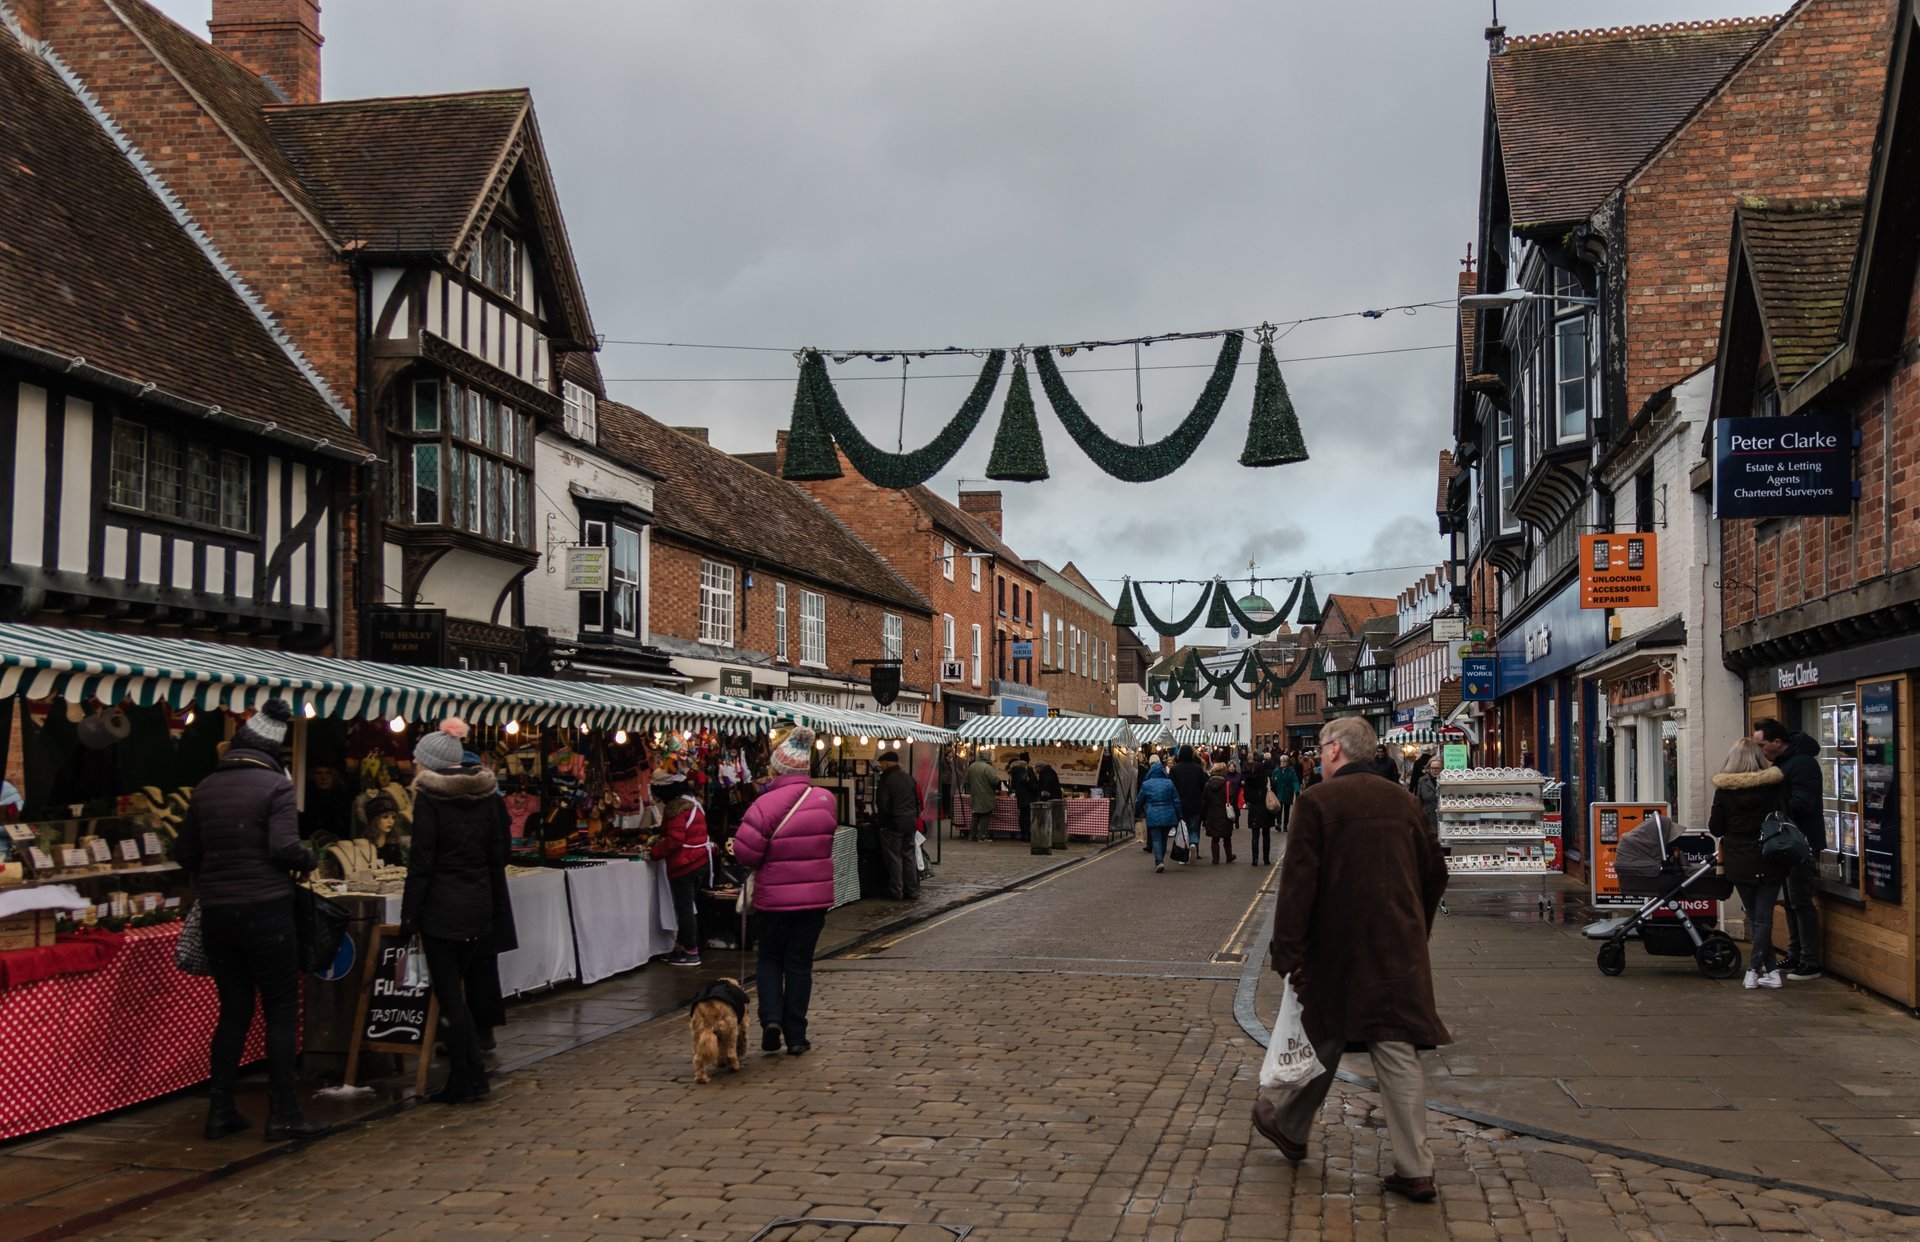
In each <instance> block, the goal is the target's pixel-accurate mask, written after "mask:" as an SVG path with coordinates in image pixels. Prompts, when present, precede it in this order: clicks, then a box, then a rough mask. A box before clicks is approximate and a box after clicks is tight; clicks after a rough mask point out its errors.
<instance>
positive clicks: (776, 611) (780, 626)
mask: <svg viewBox="0 0 1920 1242" xmlns="http://www.w3.org/2000/svg"><path fill="white" fill-rule="evenodd" d="M791 650H792V648H790V647H789V646H788V645H787V584H786V583H784V582H776V583H774V584H773V658H774V659H775V660H776V661H777V662H779V663H781V664H787V663H790V662H791V657H790V654H789V653H790V652H791Z"/></svg>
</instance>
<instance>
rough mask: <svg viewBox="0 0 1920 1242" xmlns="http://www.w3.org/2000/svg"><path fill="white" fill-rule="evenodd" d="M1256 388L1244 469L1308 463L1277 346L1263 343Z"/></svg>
mask: <svg viewBox="0 0 1920 1242" xmlns="http://www.w3.org/2000/svg"><path fill="white" fill-rule="evenodd" d="M1257 376H1258V378H1257V379H1256V380H1255V381H1254V385H1253V420H1252V421H1251V422H1249V423H1248V424H1247V447H1246V448H1245V449H1244V450H1243V451H1242V452H1241V454H1240V464H1241V465H1243V466H1285V465H1289V464H1291V463H1293V462H1296V461H1305V460H1306V459H1307V443H1306V440H1305V439H1303V438H1302V437H1301V435H1300V418H1299V416H1298V415H1296V414H1295V413H1294V412H1293V398H1291V397H1289V396H1288V395H1287V381H1286V380H1284V379H1282V378H1281V376H1280V364H1279V363H1278V362H1277V361H1275V360H1274V356H1273V342H1272V341H1262V342H1261V343H1260V366H1259V369H1258V372H1257Z"/></svg>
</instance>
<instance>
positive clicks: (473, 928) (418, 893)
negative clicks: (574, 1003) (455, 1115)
mask: <svg viewBox="0 0 1920 1242" xmlns="http://www.w3.org/2000/svg"><path fill="white" fill-rule="evenodd" d="M413 760H414V763H415V765H416V766H417V767H418V769H419V771H418V772H417V773H416V774H415V775H414V778H413V791H414V795H415V797H414V804H413V852H412V854H411V855H410V856H409V858H408V863H407V888H406V895H405V897H404V898H403V899H402V902H401V913H400V924H401V935H402V936H403V937H411V936H412V935H415V934H417V935H419V937H420V944H421V947H422V948H423V949H425V951H426V955H427V969H428V971H429V972H430V973H431V975H432V977H433V995H434V999H435V1000H437V1001H439V1002H440V1013H441V1016H442V1017H444V1018H445V1019H446V1021H447V1028H446V1039H447V1059H448V1060H449V1061H450V1062H451V1063H452V1070H451V1072H450V1073H449V1074H448V1075H447V1083H446V1086H445V1087H444V1088H442V1089H441V1090H440V1091H438V1092H436V1093H435V1094H434V1096H433V1097H432V1098H434V1099H436V1100H439V1101H440V1102H442V1103H447V1104H465V1103H468V1102H470V1101H473V1100H477V1099H479V1098H481V1097H482V1096H484V1095H486V1094H487V1091H488V1086H487V1071H486V1067H485V1066H484V1065H483V1064H482V1063H481V1059H480V1036H479V1032H478V1030H477V1029H476V1027H475V1024H474V1018H473V1012H472V1010H471V1009H470V1008H469V1007H468V1004H467V997H466V988H465V985H464V983H463V979H464V978H465V977H466V976H468V975H469V974H470V973H471V972H472V971H473V970H474V968H475V965H476V963H477V961H478V960H479V959H480V958H482V957H484V956H486V955H487V954H492V953H502V952H505V951H507V950H509V949H512V948H513V947H515V940H514V935H513V911H512V909H511V908H510V907H509V906H508V904H507V885H506V870H507V842H508V840H509V836H510V833H511V828H510V826H509V821H508V818H507V808H506V804H505V803H504V802H502V801H501V799H500V796H499V786H498V784H497V783H496V782H495V780H494V776H493V773H492V772H491V771H489V770H487V769H486V768H484V767H481V766H479V765H477V764H474V765H468V764H466V763H465V762H464V759H463V755H462V748H461V744H460V739H459V738H458V737H456V736H454V735H453V734H451V733H447V732H440V731H436V732H433V733H429V734H427V735H426V736H425V737H423V738H421V739H420V741H419V743H418V744H417V745H415V746H414V748H413Z"/></svg>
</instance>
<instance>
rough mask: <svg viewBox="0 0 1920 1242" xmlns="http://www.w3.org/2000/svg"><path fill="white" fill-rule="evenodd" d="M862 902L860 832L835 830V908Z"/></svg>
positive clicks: (845, 829)
mask: <svg viewBox="0 0 1920 1242" xmlns="http://www.w3.org/2000/svg"><path fill="white" fill-rule="evenodd" d="M858 900H860V830H859V829H858V828H849V827H847V826H846V825H844V824H842V825H841V826H840V827H838V828H836V829H834V830H833V908H834V909H836V910H837V909H839V908H840V907H841V906H844V905H847V904H848V903H849V902H855V901H858Z"/></svg>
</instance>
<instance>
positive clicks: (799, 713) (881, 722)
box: [694, 690, 953, 744]
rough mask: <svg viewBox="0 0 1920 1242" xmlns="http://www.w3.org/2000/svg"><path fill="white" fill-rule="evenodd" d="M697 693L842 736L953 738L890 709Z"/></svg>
mask: <svg viewBox="0 0 1920 1242" xmlns="http://www.w3.org/2000/svg"><path fill="white" fill-rule="evenodd" d="M694 697H696V698H698V699H700V700H702V701H704V702H708V703H717V704H721V705H723V706H726V707H730V708H737V709H739V710H743V711H749V712H753V713H754V714H755V715H757V716H759V717H761V718H762V719H764V720H768V721H782V722H785V723H787V724H793V725H805V726H806V727H807V728H809V729H812V730H813V731H814V732H815V733H828V734H838V735H840V736H841V737H882V738H905V739H906V740H907V741H910V742H932V743H935V744H940V743H945V742H949V741H951V740H952V739H953V730H951V729H943V728H941V727H940V726H939V725H930V724H921V723H920V722H919V721H917V720H909V719H907V718H906V717H904V716H894V715H891V714H889V713H887V712H869V711H863V710H861V709H859V708H852V707H821V706H819V705H818V704H814V703H788V702H784V701H782V702H776V701H774V700H771V699H748V698H740V697H737V696H734V695H727V694H714V693H712V692H710V691H705V690H703V691H700V692H699V693H698V694H697V695H696V696H694Z"/></svg>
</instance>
